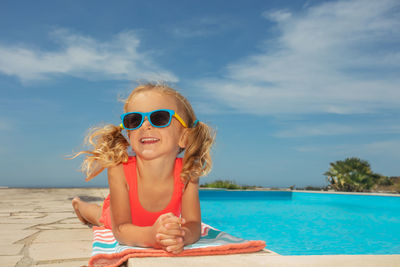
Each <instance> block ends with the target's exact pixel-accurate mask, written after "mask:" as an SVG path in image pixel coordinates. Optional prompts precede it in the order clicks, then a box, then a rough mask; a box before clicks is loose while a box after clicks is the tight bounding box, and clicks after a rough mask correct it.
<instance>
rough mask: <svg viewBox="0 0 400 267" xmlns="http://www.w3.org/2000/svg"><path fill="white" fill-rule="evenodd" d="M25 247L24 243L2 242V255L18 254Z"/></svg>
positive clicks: (0, 254)
mask: <svg viewBox="0 0 400 267" xmlns="http://www.w3.org/2000/svg"><path fill="white" fill-rule="evenodd" d="M23 247H24V244H0V256H15V255H18V254H19V253H20V252H21V250H22V248H23ZM0 266H2V265H0Z"/></svg>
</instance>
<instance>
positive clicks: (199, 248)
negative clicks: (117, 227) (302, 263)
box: [89, 223, 265, 267]
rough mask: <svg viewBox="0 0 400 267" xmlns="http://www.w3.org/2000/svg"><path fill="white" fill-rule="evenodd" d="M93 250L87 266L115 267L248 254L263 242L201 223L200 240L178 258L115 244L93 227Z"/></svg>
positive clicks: (103, 230) (104, 231) (111, 237)
mask: <svg viewBox="0 0 400 267" xmlns="http://www.w3.org/2000/svg"><path fill="white" fill-rule="evenodd" d="M93 234H94V239H93V250H92V257H91V258H90V261H89V266H110V267H111V266H119V265H120V264H122V263H124V262H125V261H127V260H128V259H129V258H132V257H174V256H175V257H176V256H201V255H223V254H236V253H248V252H256V251H259V250H262V249H263V248H264V247H265V242H264V241H260V240H252V241H249V240H245V239H242V238H238V237H234V236H232V235H230V234H227V233H225V232H222V231H219V230H217V229H215V228H213V227H211V226H209V225H207V224H204V223H202V224H201V237H200V240H199V241H197V242H196V243H194V244H191V245H187V246H185V247H184V250H183V252H181V253H180V254H178V255H175V254H171V253H168V252H166V251H164V250H162V249H154V248H141V247H129V246H124V245H121V244H119V243H118V241H117V240H115V237H114V235H113V233H112V231H111V230H110V229H107V228H104V227H96V226H94V227H93Z"/></svg>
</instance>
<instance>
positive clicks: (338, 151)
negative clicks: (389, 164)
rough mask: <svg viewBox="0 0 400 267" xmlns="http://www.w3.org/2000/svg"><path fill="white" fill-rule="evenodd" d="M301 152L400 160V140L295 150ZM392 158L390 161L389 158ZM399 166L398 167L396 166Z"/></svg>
mask: <svg viewBox="0 0 400 267" xmlns="http://www.w3.org/2000/svg"><path fill="white" fill-rule="evenodd" d="M293 149H294V150H296V151H299V152H310V153H315V152H323V153H324V154H327V155H331V156H336V157H338V156H340V157H353V156H354V157H361V158H380V159H383V160H385V159H386V160H391V161H393V159H396V160H397V159H400V140H385V141H373V142H369V143H362V144H353V143H348V144H340V145H337V144H336V145H332V144H330V145H319V146H317V145H308V146H307V145H305V146H298V147H294V148H293ZM388 157H390V159H389V158H388ZM396 166H397V165H396Z"/></svg>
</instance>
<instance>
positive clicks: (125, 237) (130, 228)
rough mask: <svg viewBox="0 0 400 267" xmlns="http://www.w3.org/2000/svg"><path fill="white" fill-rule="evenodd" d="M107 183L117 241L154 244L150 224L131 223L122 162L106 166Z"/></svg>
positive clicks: (130, 243)
mask: <svg viewBox="0 0 400 267" xmlns="http://www.w3.org/2000/svg"><path fill="white" fill-rule="evenodd" d="M108 185H109V187H110V207H111V225H112V231H113V234H114V236H115V238H116V239H117V240H118V242H120V243H121V244H125V245H128V246H140V247H154V246H156V240H155V233H154V231H153V227H152V226H146V227H140V226H136V225H133V224H132V219H131V210H130V205H129V193H128V185H127V183H126V179H125V174H124V169H123V166H122V164H119V165H118V166H115V167H110V168H108Z"/></svg>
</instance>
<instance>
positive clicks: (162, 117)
mask: <svg viewBox="0 0 400 267" xmlns="http://www.w3.org/2000/svg"><path fill="white" fill-rule="evenodd" d="M170 120H171V115H170V114H169V112H168V111H165V110H159V111H156V112H153V113H151V115H150V121H151V123H152V124H153V125H155V126H166V125H167V124H168V123H169V122H170Z"/></svg>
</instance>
